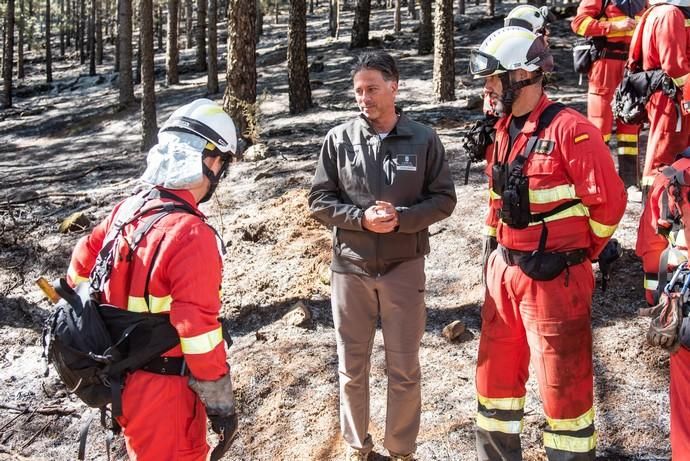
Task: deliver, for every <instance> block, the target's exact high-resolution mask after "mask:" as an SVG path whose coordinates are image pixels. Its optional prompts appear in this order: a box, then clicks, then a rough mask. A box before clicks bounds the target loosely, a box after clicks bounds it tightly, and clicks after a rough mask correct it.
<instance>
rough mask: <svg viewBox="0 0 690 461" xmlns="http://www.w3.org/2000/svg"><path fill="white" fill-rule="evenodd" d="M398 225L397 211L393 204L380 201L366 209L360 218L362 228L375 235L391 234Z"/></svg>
mask: <svg viewBox="0 0 690 461" xmlns="http://www.w3.org/2000/svg"><path fill="white" fill-rule="evenodd" d="M398 224H399V220H398V211H397V210H396V209H395V207H394V206H393V204H391V203H390V202H384V201H380V200H377V201H376V205H373V206H370V207H369V208H367V209H366V210H365V211H364V216H363V217H362V227H363V228H365V229H366V230H368V231H371V232H375V233H377V234H387V233H388V232H393V231H394V230H395V228H396V227H398Z"/></svg>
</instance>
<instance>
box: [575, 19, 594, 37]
mask: <svg viewBox="0 0 690 461" xmlns="http://www.w3.org/2000/svg"><path fill="white" fill-rule="evenodd" d="M593 22H594V18H589V17H588V18H585V20H584V21H582V24H580V27H578V28H577V32H576V33H577V35H583V36H584V35H585V32H586V31H587V28H588V27H589V25H590V24H592V23H593Z"/></svg>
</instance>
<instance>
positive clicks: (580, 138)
mask: <svg viewBox="0 0 690 461" xmlns="http://www.w3.org/2000/svg"><path fill="white" fill-rule="evenodd" d="M588 139H589V135H588V134H587V133H584V134H581V135H579V136H575V139H574V140H573V142H574V143H575V144H578V143H581V142H582V141H587V140H588Z"/></svg>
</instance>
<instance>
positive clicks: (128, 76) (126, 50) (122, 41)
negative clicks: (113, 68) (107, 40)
mask: <svg viewBox="0 0 690 461" xmlns="http://www.w3.org/2000/svg"><path fill="white" fill-rule="evenodd" d="M118 5H119V8H118V9H119V11H118V19H119V22H120V27H119V31H120V32H119V37H118V43H119V50H120V66H119V69H120V74H119V82H120V107H123V108H124V107H127V106H129V105H130V104H132V103H133V102H134V85H132V0H119V2H118Z"/></svg>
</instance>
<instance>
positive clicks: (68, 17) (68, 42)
mask: <svg viewBox="0 0 690 461" xmlns="http://www.w3.org/2000/svg"><path fill="white" fill-rule="evenodd" d="M64 2H65V3H66V5H65V10H66V11H65V17H64V18H63V20H62V21H63V23H64V28H65V48H69V47H70V46H72V33H73V32H72V0H64Z"/></svg>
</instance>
